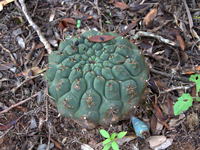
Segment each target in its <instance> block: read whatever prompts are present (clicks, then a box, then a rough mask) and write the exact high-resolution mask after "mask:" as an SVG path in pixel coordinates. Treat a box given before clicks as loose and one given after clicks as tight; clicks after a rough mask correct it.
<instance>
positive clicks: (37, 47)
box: [35, 42, 44, 50]
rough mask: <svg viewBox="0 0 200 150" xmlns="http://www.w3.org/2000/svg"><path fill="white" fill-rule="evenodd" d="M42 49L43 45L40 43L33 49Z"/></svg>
mask: <svg viewBox="0 0 200 150" xmlns="http://www.w3.org/2000/svg"><path fill="white" fill-rule="evenodd" d="M43 47H44V44H43V43H42V42H40V43H38V44H37V45H36V46H35V49H36V50H37V49H39V48H43Z"/></svg>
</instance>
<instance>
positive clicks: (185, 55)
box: [181, 51, 189, 64]
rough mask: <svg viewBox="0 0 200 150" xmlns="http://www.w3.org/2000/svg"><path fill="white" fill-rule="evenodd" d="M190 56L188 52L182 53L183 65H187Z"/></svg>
mask: <svg viewBox="0 0 200 150" xmlns="http://www.w3.org/2000/svg"><path fill="white" fill-rule="evenodd" d="M188 58H189V57H188V55H187V53H186V52H184V51H181V63H183V64H185V63H186V62H187V61H188Z"/></svg>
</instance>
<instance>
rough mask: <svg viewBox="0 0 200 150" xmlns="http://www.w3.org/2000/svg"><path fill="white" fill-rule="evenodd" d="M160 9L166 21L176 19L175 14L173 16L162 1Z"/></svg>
mask: <svg viewBox="0 0 200 150" xmlns="http://www.w3.org/2000/svg"><path fill="white" fill-rule="evenodd" d="M159 8H160V10H161V11H162V13H163V16H164V18H165V19H166V20H172V19H174V16H173V14H171V13H170V12H169V11H168V10H167V9H166V8H165V6H164V4H163V2H162V1H160V2H159Z"/></svg>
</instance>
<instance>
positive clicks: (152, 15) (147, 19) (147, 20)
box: [143, 8, 158, 26]
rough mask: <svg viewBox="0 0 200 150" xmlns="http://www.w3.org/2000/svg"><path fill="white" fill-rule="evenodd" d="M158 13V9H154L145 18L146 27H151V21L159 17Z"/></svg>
mask: <svg viewBox="0 0 200 150" xmlns="http://www.w3.org/2000/svg"><path fill="white" fill-rule="evenodd" d="M157 13H158V9H157V8H154V9H152V10H151V11H150V12H149V13H148V14H147V15H146V17H145V18H144V22H143V23H144V25H145V26H149V24H150V23H151V21H153V19H154V18H155V17H156V16H157Z"/></svg>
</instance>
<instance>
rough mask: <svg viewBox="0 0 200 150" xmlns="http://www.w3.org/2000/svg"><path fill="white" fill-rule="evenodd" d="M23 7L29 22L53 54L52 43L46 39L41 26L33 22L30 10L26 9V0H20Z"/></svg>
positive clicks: (49, 52)
mask: <svg viewBox="0 0 200 150" xmlns="http://www.w3.org/2000/svg"><path fill="white" fill-rule="evenodd" d="M19 2H20V4H21V7H22V11H23V13H24V15H25V16H26V19H27V20H28V22H29V24H30V25H31V26H32V27H33V29H34V30H35V31H36V32H37V34H38V36H39V38H40V41H41V42H42V43H43V44H44V46H45V48H46V50H47V52H48V54H51V52H52V48H51V45H50V44H49V42H48V41H47V40H46V39H45V37H44V36H43V35H42V33H41V31H40V28H39V27H38V26H37V25H36V24H35V23H34V22H33V20H32V18H31V17H30V15H29V14H28V11H27V9H26V5H25V3H24V0H19Z"/></svg>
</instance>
